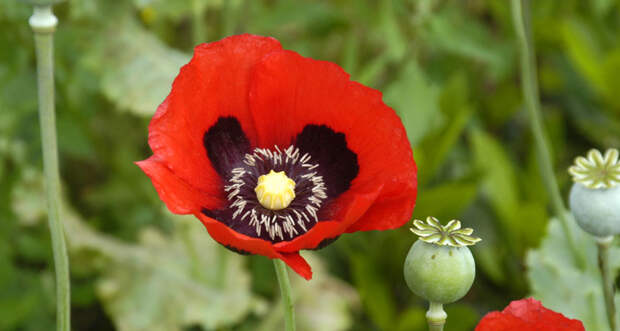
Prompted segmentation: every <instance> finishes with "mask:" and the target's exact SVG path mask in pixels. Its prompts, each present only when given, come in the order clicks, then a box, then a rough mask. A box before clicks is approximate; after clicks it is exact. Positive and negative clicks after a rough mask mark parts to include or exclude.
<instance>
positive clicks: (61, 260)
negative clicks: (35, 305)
mask: <svg viewBox="0 0 620 331" xmlns="http://www.w3.org/2000/svg"><path fill="white" fill-rule="evenodd" d="M57 22H58V20H57V19H56V17H55V16H54V14H52V7H51V5H40V6H39V5H37V6H35V7H34V14H33V15H32V17H30V20H29V23H30V26H31V27H32V30H33V31H34V42H35V48H36V54H37V82H38V87H39V89H38V92H39V121H40V122H41V141H42V146H43V170H44V174H45V185H46V188H47V210H48V217H49V227H50V232H51V236H52V249H53V252H54V269H55V271H56V310H57V316H56V321H57V325H56V329H57V330H58V331H69V330H70V328H71V294H70V282H69V258H68V256H67V246H66V244H65V235H64V229H63V225H62V222H61V220H60V175H59V173H58V149H57V146H56V119H55V113H54V112H55V110H54V66H53V62H54V49H53V48H54V42H53V33H54V31H55V30H56V24H57Z"/></svg>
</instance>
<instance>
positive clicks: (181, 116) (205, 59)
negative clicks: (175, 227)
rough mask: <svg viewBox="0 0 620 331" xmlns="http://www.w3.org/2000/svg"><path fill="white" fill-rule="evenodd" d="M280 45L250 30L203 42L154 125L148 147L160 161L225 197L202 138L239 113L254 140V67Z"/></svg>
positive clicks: (206, 190)
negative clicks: (220, 120)
mask: <svg viewBox="0 0 620 331" xmlns="http://www.w3.org/2000/svg"><path fill="white" fill-rule="evenodd" d="M280 48H281V46H280V43H279V42H278V41H277V40H275V39H273V38H267V37H259V36H252V35H247V34H246V35H240V36H233V37H229V38H225V39H222V40H220V41H218V42H213V43H210V44H202V45H198V46H197V47H196V48H195V49H194V57H193V58H192V60H191V61H190V62H189V63H188V64H187V65H185V66H183V68H181V72H180V73H179V75H178V76H177V78H176V79H175V80H174V83H173V85H172V90H171V92H170V95H168V97H167V98H166V100H165V101H164V102H163V103H162V104H161V105H160V106H159V108H158V109H157V112H156V113H155V116H154V117H153V119H152V121H151V124H150V125H149V145H150V146H151V149H152V150H153V153H154V154H155V155H157V157H158V158H159V160H160V162H162V163H165V164H166V166H167V168H168V169H169V170H170V171H171V172H172V173H174V174H175V175H176V176H178V177H179V178H181V179H183V180H184V181H185V182H186V183H191V185H192V186H194V187H195V188H197V189H198V190H200V191H202V192H204V193H205V194H208V195H211V196H216V197H222V196H223V190H222V189H221V180H220V178H219V176H218V175H217V174H216V172H215V171H214V169H213V167H212V166H211V163H210V161H209V159H208V157H207V153H206V150H205V147H204V145H203V136H204V134H205V132H206V130H208V129H209V127H210V126H212V125H213V124H214V123H215V121H216V120H217V119H218V118H219V117H222V116H234V117H236V118H237V119H238V120H239V122H240V123H241V126H242V128H243V130H244V131H245V133H246V135H247V136H248V138H249V139H250V140H252V139H253V138H254V136H255V134H254V124H253V122H252V117H251V116H250V114H249V110H248V98H247V95H248V90H249V79H250V68H251V67H252V66H253V65H254V64H255V63H256V62H257V61H258V60H259V59H260V58H262V57H263V56H264V55H265V54H267V53H269V52H272V51H275V50H279V49H280ZM163 198H164V197H163V196H162V199H163Z"/></svg>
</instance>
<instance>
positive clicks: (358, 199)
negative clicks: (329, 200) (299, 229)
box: [274, 188, 380, 252]
mask: <svg viewBox="0 0 620 331" xmlns="http://www.w3.org/2000/svg"><path fill="white" fill-rule="evenodd" d="M379 192H380V188H377V189H376V190H375V191H373V192H369V193H365V194H363V193H361V192H355V193H353V192H351V191H350V192H348V193H345V194H344V195H343V196H341V197H340V198H339V199H338V202H337V203H338V208H339V210H336V211H335V212H336V214H335V215H334V217H333V219H334V220H338V221H321V222H319V223H318V224H316V225H315V226H314V227H313V228H312V229H310V231H308V232H306V233H304V234H303V235H301V236H299V237H297V238H295V239H293V240H291V241H284V242H280V243H277V244H275V245H274V246H275V247H276V249H277V250H279V251H282V252H296V251H299V250H302V249H313V248H316V247H317V246H318V245H319V244H320V243H321V242H322V241H323V240H325V239H331V238H335V237H337V236H339V235H340V234H342V233H343V232H344V231H345V229H346V228H347V227H349V226H350V225H351V224H352V223H353V222H355V221H356V220H358V219H359V218H360V217H361V216H362V215H363V214H364V212H366V210H368V208H369V207H370V206H371V205H372V203H373V202H374V201H375V200H376V198H377V195H378V194H379Z"/></svg>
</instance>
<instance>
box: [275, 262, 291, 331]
mask: <svg viewBox="0 0 620 331" xmlns="http://www.w3.org/2000/svg"><path fill="white" fill-rule="evenodd" d="M273 265H274V266H275V268H276V275H277V276H278V283H279V284H280V293H281V294H282V303H283V304H284V321H285V323H286V329H285V330H286V331H295V307H294V306H293V295H292V292H291V282H290V281H289V279H288V273H287V271H286V264H284V262H282V260H279V259H273Z"/></svg>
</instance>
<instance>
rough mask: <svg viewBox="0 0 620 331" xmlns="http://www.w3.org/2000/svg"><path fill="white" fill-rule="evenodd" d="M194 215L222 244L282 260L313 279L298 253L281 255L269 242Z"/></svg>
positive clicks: (304, 275)
mask: <svg viewBox="0 0 620 331" xmlns="http://www.w3.org/2000/svg"><path fill="white" fill-rule="evenodd" d="M194 215H195V216H196V217H198V219H200V221H201V222H202V224H204V225H205V227H206V228H207V231H209V235H211V237H212V238H213V239H215V241H217V242H219V243H220V244H222V245H224V246H228V247H230V248H234V249H235V250H238V251H240V252H247V253H252V254H258V255H263V256H266V257H269V258H272V259H281V260H282V261H284V262H285V263H286V264H287V265H288V266H289V267H291V269H293V270H294V271H295V272H296V273H298V274H299V275H300V276H302V277H304V278H305V279H308V280H310V279H311V278H312V270H311V268H310V265H309V264H308V263H307V262H306V260H304V258H303V257H301V256H300V255H299V253H298V252H294V253H280V252H279V251H277V250H276V249H275V247H274V245H273V244H272V243H271V242H269V241H266V240H262V239H257V238H252V237H248V236H246V235H243V234H240V233H238V232H236V231H234V230H232V229H230V228H229V227H227V226H226V225H224V224H223V223H221V222H219V221H217V220H214V219H212V218H210V217H207V216H205V215H204V214H202V213H196V214H194Z"/></svg>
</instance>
